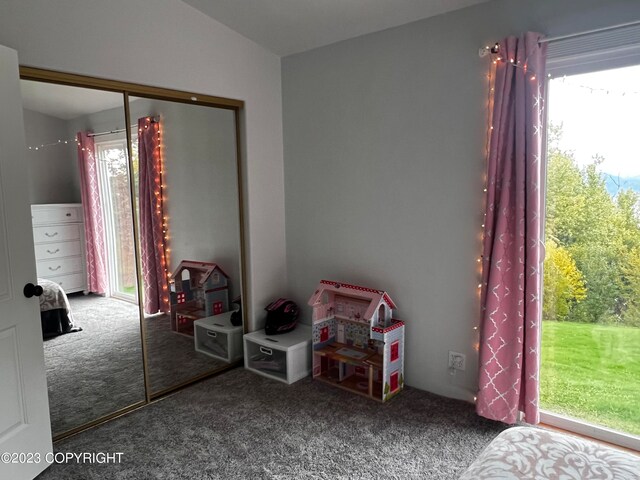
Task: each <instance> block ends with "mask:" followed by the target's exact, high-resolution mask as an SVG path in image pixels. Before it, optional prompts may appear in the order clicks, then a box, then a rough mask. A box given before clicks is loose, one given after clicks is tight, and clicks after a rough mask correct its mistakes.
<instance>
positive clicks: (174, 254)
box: [70, 97, 241, 300]
mask: <svg viewBox="0 0 640 480" xmlns="http://www.w3.org/2000/svg"><path fill="white" fill-rule="evenodd" d="M130 112H131V125H134V126H135V125H137V123H138V119H139V118H141V117H146V116H160V117H161V118H162V125H163V154H164V161H165V177H164V184H165V185H166V195H167V205H166V207H167V208H166V212H167V215H168V217H169V234H170V239H169V246H170V248H171V252H170V258H171V268H170V269H171V270H172V271H173V270H174V269H175V268H176V267H177V265H178V263H180V261H181V260H201V261H205V262H207V261H208V262H216V263H219V264H220V266H221V267H222V268H223V269H224V270H225V272H226V273H227V274H228V275H229V276H230V277H231V280H230V283H231V285H230V298H229V300H232V299H233V298H234V296H236V295H240V285H241V283H240V237H239V232H240V222H239V212H238V183H237V182H238V180H237V171H236V168H237V166H236V165H237V164H236V136H235V123H234V114H233V111H231V110H224V109H220V108H210V107H199V106H194V105H187V104H183V103H176V102H166V101H161V100H150V99H144V98H135V97H132V102H131V104H130ZM124 124H125V122H124V109H123V108H115V109H110V110H106V111H103V112H97V113H95V114H92V115H88V116H85V117H82V118H78V119H75V120H72V121H71V122H70V131H73V132H77V131H79V130H90V131H94V132H103V131H111V130H117V129H121V128H123V127H124ZM132 134H133V138H134V140H135V139H136V138H137V130H135V129H134V130H132ZM124 135H125V134H124V133H121V134H117V137H121V138H124V137H123V136H124ZM113 138H114V136H113V135H108V136H103V137H96V139H95V140H96V142H99V141H100V140H101V139H113Z"/></svg>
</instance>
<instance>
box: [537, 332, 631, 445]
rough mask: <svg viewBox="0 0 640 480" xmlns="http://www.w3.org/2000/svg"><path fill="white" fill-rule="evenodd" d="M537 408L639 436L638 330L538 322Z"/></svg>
mask: <svg viewBox="0 0 640 480" xmlns="http://www.w3.org/2000/svg"><path fill="white" fill-rule="evenodd" d="M540 406H541V408H543V409H545V410H549V411H552V412H555V413H559V414H564V415H567V416H570V417H575V418H580V419H583V420H586V421H588V422H591V423H595V424H598V425H603V426H606V427H609V428H613V429H615V430H621V431H624V432H629V433H632V434H635V435H640V328H633V327H614V326H604V325H594V324H584V323H571V322H543V326H542V362H541V373H540Z"/></svg>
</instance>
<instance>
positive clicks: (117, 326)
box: [21, 80, 146, 436]
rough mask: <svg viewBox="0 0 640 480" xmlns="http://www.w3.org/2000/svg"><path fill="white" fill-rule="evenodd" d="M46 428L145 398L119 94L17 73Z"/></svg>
mask: <svg viewBox="0 0 640 480" xmlns="http://www.w3.org/2000/svg"><path fill="white" fill-rule="evenodd" d="M21 90H22V98H23V108H24V118H25V133H26V138H27V149H26V159H27V166H28V171H29V183H30V189H29V195H30V201H31V205H32V222H33V225H32V228H33V237H34V238H33V241H34V247H35V259H36V265H37V271H38V277H39V282H40V283H41V284H42V285H43V286H44V287H45V290H46V291H45V294H46V297H47V299H48V300H47V302H43V303H41V323H42V332H43V341H44V353H45V365H46V374H47V383H48V389H49V403H50V409H51V424H52V430H53V434H54V436H59V435H61V434H64V433H68V432H73V431H74V430H76V429H78V428H80V427H82V426H84V425H86V424H90V423H92V422H97V421H100V420H103V419H105V418H108V417H110V416H113V415H114V414H116V413H117V412H121V411H122V410H124V409H126V408H129V407H131V406H132V405H137V404H141V403H143V402H144V401H145V400H146V396H145V383H144V373H143V362H142V358H143V355H142V343H141V337H140V316H139V308H138V305H137V299H138V285H137V277H138V276H137V271H136V257H135V255H136V253H135V241H134V228H133V227H134V223H133V218H134V216H133V208H132V203H133V202H132V199H131V194H130V192H131V188H130V176H131V172H130V171H129V153H128V150H127V132H126V128H125V114H124V101H123V100H124V99H123V95H122V94H120V93H114V92H106V91H100V90H94V89H87V88H79V87H71V86H66V85H56V84H52V83H43V82H35V81H27V80H22V81H21Z"/></svg>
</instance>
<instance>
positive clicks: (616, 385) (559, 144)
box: [540, 25, 640, 448]
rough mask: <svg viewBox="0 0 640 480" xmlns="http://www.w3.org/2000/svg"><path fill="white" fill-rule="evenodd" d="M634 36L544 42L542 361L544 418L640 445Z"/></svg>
mask: <svg viewBox="0 0 640 480" xmlns="http://www.w3.org/2000/svg"><path fill="white" fill-rule="evenodd" d="M639 34H640V26H637V25H636V26H628V27H625V28H621V29H616V30H614V31H610V32H599V33H597V34H593V35H587V36H580V37H579V38H574V39H569V40H567V41H566V42H564V41H562V42H558V43H554V44H552V45H550V48H549V56H550V58H549V62H548V66H549V72H550V73H551V77H552V78H551V79H550V80H549V84H548V87H549V88H548V100H547V115H548V135H547V136H548V154H547V198H546V202H547V208H546V226H545V249H546V258H545V265H544V295H543V319H542V320H543V322H542V340H541V345H542V358H541V371H540V406H541V409H543V411H542V413H541V419H542V421H543V422H545V423H549V424H554V425H557V426H560V427H562V428H566V429H569V430H573V431H576V432H578V433H584V434H587V435H590V436H595V437H598V438H601V439H603V440H606V441H610V442H613V443H618V444H620V445H623V446H627V447H630V448H638V446H640V438H639V437H640V404H639V403H638V401H637V399H638V398H640V163H639V162H638V161H637V159H636V155H637V152H638V151H639V150H640V138H639V137H638V135H637V131H638V127H639V126H640V125H639V122H638V121H637V112H638V110H639V109H640V88H638V85H640V46H639V45H638V44H635V43H633V42H637V38H639V37H638V35H639ZM585 37H588V38H585Z"/></svg>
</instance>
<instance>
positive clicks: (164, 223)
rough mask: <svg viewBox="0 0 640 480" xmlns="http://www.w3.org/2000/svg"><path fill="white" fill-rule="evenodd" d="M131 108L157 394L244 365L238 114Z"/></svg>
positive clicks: (137, 103)
mask: <svg viewBox="0 0 640 480" xmlns="http://www.w3.org/2000/svg"><path fill="white" fill-rule="evenodd" d="M129 110H130V122H131V125H132V126H135V127H136V129H135V130H132V132H133V135H132V144H133V148H132V150H133V152H134V155H133V161H134V172H135V173H136V175H137V176H136V179H135V184H136V187H137V191H136V201H137V205H138V218H139V222H140V252H141V261H142V264H141V265H142V266H141V272H142V276H143V279H142V284H143V290H142V294H143V295H142V297H143V305H142V307H143V308H142V309H143V311H144V332H145V333H144V335H145V337H144V338H145V344H146V354H147V357H146V362H147V372H148V379H149V389H150V392H151V395H153V396H155V395H159V394H162V393H164V392H167V391H170V390H171V389H173V388H176V387H177V386H180V385H183V384H185V383H188V382H190V381H193V380H194V379H197V378H199V377H202V376H205V375H208V374H211V373H212V372H216V371H220V370H222V369H225V368H228V367H229V366H230V365H232V364H237V363H238V362H239V361H241V358H242V350H241V349H242V347H241V342H242V334H243V326H242V316H241V315H242V314H241V312H238V313H237V314H236V315H232V312H233V311H234V310H238V309H240V304H241V300H240V297H241V294H242V288H241V285H242V276H241V254H240V252H241V241H240V232H241V228H240V207H239V204H240V197H239V189H238V159H237V139H236V112H235V110H229V109H223V108H214V107H211V106H207V105H198V104H187V103H181V102H172V101H166V100H158V99H150V98H141V97H130V101H129ZM232 316H233V318H232Z"/></svg>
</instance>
